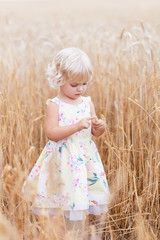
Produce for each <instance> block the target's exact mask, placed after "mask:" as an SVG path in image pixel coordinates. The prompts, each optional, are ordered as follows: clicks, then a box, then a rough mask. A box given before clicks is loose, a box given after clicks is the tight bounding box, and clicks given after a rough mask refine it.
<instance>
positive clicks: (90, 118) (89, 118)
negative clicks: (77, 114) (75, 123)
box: [87, 117, 97, 120]
mask: <svg viewBox="0 0 160 240" xmlns="http://www.w3.org/2000/svg"><path fill="white" fill-rule="evenodd" d="M96 118H97V117H88V118H87V120H93V119H96Z"/></svg>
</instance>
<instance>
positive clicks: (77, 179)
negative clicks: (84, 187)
mask: <svg viewBox="0 0 160 240" xmlns="http://www.w3.org/2000/svg"><path fill="white" fill-rule="evenodd" d="M81 184H82V183H81V182H80V181H79V178H75V179H74V180H73V182H72V187H73V189H74V191H75V190H76V189H77V188H80V187H81Z"/></svg>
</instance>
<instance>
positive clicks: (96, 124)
mask: <svg viewBox="0 0 160 240" xmlns="http://www.w3.org/2000/svg"><path fill="white" fill-rule="evenodd" d="M105 125H106V124H105V122H104V121H103V120H102V119H98V118H96V119H94V120H93V121H92V134H93V135H94V136H97V137H98V136H100V135H102V133H104V131H105Z"/></svg>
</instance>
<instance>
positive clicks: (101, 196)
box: [22, 97, 110, 220]
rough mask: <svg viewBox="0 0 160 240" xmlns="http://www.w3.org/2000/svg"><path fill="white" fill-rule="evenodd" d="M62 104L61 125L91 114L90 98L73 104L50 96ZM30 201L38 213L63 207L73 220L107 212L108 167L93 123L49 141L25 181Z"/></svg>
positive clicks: (24, 185) (83, 98)
mask: <svg viewBox="0 0 160 240" xmlns="http://www.w3.org/2000/svg"><path fill="white" fill-rule="evenodd" d="M50 101H51V102H54V103H56V104H58V106H59V120H58V121H59V126H66V125H72V124H75V123H77V122H78V121H80V120H81V119H82V118H86V117H90V116H91V110H90V101H91V99H90V97H82V103H80V104H77V105H73V104H68V103H65V102H63V101H62V100H60V99H59V98H58V97H55V98H53V99H48V100H47V103H48V102H50ZM22 191H23V193H24V196H25V198H26V200H28V201H31V202H32V206H31V210H32V211H33V212H34V213H35V214H40V212H42V211H46V212H48V213H49V214H53V215H55V214H57V213H58V211H59V209H62V210H63V213H64V215H65V217H67V218H69V219H70V220H82V219H83V217H84V212H85V215H86V214H95V215H99V214H101V213H103V212H107V210H108V208H107V205H108V202H109V196H110V194H109V188H108V183H107V180H106V175H105V172H104V168H103V165H102V162H101V159H100V156H99V153H98V150H97V148H96V145H95V143H94V141H93V140H92V135H91V126H90V127H89V128H88V129H83V130H81V131H79V132H76V133H75V134H73V135H71V136H69V137H66V138H65V139H62V140H59V141H51V140H49V141H48V142H47V144H46V146H45V147H44V149H43V151H42V153H41V155H40V157H39V159H38V160H37V162H36V164H35V165H34V167H33V169H32V170H31V172H30V174H29V176H28V177H27V179H26V181H25V182H24V184H23V188H22Z"/></svg>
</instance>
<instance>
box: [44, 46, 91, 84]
mask: <svg viewBox="0 0 160 240" xmlns="http://www.w3.org/2000/svg"><path fill="white" fill-rule="evenodd" d="M46 74H47V75H48V81H49V84H50V86H51V87H52V88H57V87H59V86H62V85H63V84H64V83H65V82H66V81H70V80H75V79H76V77H78V76H79V75H81V76H82V80H83V78H84V77H87V78H88V80H90V79H91V78H92V75H93V68H92V64H91V62H90V59H89V57H88V56H87V54H86V53H84V52H83V51H82V50H80V49H78V48H74V47H71V48H64V49H62V50H61V51H59V52H58V53H57V55H56V57H55V60H54V61H53V62H52V63H51V64H49V65H48V69H47V71H46Z"/></svg>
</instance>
